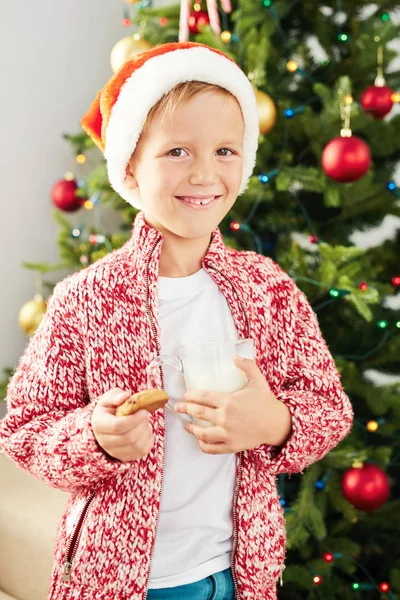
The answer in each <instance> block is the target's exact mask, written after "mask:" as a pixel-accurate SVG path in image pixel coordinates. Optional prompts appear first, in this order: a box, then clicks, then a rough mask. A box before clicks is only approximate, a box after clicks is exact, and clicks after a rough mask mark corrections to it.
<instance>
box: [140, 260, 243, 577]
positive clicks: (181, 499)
mask: <svg viewBox="0 0 400 600" xmlns="http://www.w3.org/2000/svg"><path fill="white" fill-rule="evenodd" d="M158 285H159V321H160V327H161V353H162V354H171V355H172V356H178V355H179V347H180V346H182V345H186V344H193V343H200V342H211V341H226V340H237V339H238V336H237V331H236V327H235V324H234V322H233V319H232V315H231V311H230V308H229V306H228V304H227V301H226V299H225V297H224V295H223V294H222V293H221V291H220V290H219V288H218V286H217V285H216V283H215V282H214V281H213V279H212V278H211V276H210V275H209V274H208V273H207V271H206V270H205V269H201V270H200V271H198V272H197V273H194V274H193V275H190V276H189V277H181V278H169V277H159V280H158ZM163 373H164V387H165V389H166V391H167V392H168V393H169V394H170V396H172V397H173V398H174V399H183V393H184V391H185V389H186V388H185V383H184V380H183V377H182V376H181V375H180V373H179V372H178V371H177V370H175V369H173V368H172V367H163ZM166 415H167V421H166V428H167V431H166V459H165V460H166V462H165V474H164V484H163V491H162V496H161V514H160V517H159V523H158V530H157V534H156V541H155V548H154V555H153V559H152V565H151V574H150V584H149V587H150V588H158V589H159V588H163V587H166V588H167V587H175V586H180V585H185V584H188V583H193V582H195V581H199V580H200V579H203V578H204V577H208V576H209V575H211V574H212V573H217V572H219V571H223V570H224V569H227V568H228V567H230V565H231V556H232V535H233V524H232V505H233V495H234V487H235V474H236V454H235V453H229V454H220V455H216V454H204V452H202V451H201V450H200V448H199V447H198V445H197V442H196V438H195V437H194V436H193V434H190V433H188V432H186V431H185V430H184V429H183V427H184V424H183V422H182V420H181V419H180V418H179V417H178V416H176V415H175V414H173V413H172V412H171V411H170V410H169V409H167V410H166Z"/></svg>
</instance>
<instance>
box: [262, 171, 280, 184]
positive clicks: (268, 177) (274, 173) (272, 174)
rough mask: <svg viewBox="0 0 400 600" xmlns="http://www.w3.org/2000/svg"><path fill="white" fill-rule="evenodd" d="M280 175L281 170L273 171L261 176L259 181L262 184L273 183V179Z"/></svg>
mask: <svg viewBox="0 0 400 600" xmlns="http://www.w3.org/2000/svg"><path fill="white" fill-rule="evenodd" d="M278 173H279V169H273V170H272V171H268V173H264V174H262V175H259V176H258V179H259V181H261V183H268V182H269V181H271V179H273V178H274V177H276V176H277V175H278Z"/></svg>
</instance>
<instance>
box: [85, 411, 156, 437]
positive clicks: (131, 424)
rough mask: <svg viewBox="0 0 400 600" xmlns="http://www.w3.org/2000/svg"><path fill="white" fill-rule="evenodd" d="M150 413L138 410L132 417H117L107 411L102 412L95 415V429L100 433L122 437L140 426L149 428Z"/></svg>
mask: <svg viewBox="0 0 400 600" xmlns="http://www.w3.org/2000/svg"><path fill="white" fill-rule="evenodd" d="M149 417H150V413H148V412H147V410H144V409H142V410H138V412H137V413H135V414H133V415H127V416H124V417H117V416H116V415H115V414H114V413H110V412H108V411H107V409H105V410H104V412H102V411H100V412H99V414H98V415H97V420H96V429H97V430H98V431H99V432H100V433H106V434H110V435H123V434H125V433H127V432H129V431H132V430H136V429H137V428H138V427H139V426H140V425H142V424H144V425H145V426H146V427H150V424H149Z"/></svg>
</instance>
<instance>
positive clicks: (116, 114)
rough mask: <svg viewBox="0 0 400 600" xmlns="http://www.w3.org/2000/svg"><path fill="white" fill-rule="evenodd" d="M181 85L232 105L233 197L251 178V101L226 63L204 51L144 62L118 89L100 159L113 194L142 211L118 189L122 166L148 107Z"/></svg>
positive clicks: (254, 128)
mask: <svg viewBox="0 0 400 600" xmlns="http://www.w3.org/2000/svg"><path fill="white" fill-rule="evenodd" d="M184 81H203V82H206V83H212V84H215V85H219V86H221V87H223V88H225V89H227V90H228V91H229V92H231V94H233V95H234V96H235V97H236V99H237V100H238V102H239V104H240V106H241V109H242V113H243V118H244V139H243V175H242V182H241V186H240V190H239V194H242V193H243V192H244V190H245V189H246V187H247V184H248V181H249V179H250V176H251V174H252V172H253V169H254V165H255V161H256V153H257V146H258V136H259V121H258V112H257V101H256V97H255V94H254V91H253V88H252V85H251V83H250V81H249V80H248V78H247V77H246V75H245V73H244V72H243V71H242V70H241V69H240V68H239V67H238V66H237V65H236V64H235V63H234V62H232V61H231V60H230V59H228V58H226V57H224V56H222V55H220V54H217V53H216V52H213V51H212V50H208V49H207V48H190V49H178V50H173V51H170V52H166V53H165V54H161V55H159V56H154V57H152V58H150V59H148V60H147V61H146V62H145V63H144V64H143V65H142V66H141V67H140V68H138V69H137V70H136V71H134V72H133V73H132V75H131V76H130V77H129V78H128V79H127V80H126V82H125V83H124V84H123V85H122V87H121V91H120V93H119V96H118V98H117V100H116V102H115V104H114V106H113V108H112V110H111V114H110V119H109V122H108V125H107V129H106V144H105V149H104V156H105V158H106V161H107V169H108V177H109V180H110V183H111V185H112V187H113V188H114V190H115V191H116V192H117V193H118V194H119V195H120V196H121V197H122V198H124V200H126V201H127V202H129V204H131V205H132V206H133V207H135V208H137V209H139V210H142V209H143V203H142V200H141V198H140V194H139V191H138V190H137V189H135V190H131V189H129V188H128V187H127V186H126V185H125V184H124V179H125V174H126V165H127V164H128V161H129V159H130V157H131V156H132V153H133V151H134V149H135V148H136V144H137V142H138V140H139V136H140V134H141V132H142V130H143V127H144V124H145V122H146V118H147V115H148V113H149V111H150V109H151V107H152V106H154V104H156V102H157V101H158V100H159V99H160V98H161V97H162V96H163V95H164V94H166V93H168V92H169V91H170V90H172V89H173V88H174V87H175V86H176V85H178V84H179V83H182V82H184Z"/></svg>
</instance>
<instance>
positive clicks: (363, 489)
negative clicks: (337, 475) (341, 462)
mask: <svg viewBox="0 0 400 600" xmlns="http://www.w3.org/2000/svg"><path fill="white" fill-rule="evenodd" d="M342 492H343V495H344V497H345V498H346V499H347V500H348V501H349V502H350V503H351V504H352V505H353V506H354V507H355V508H358V509H359V510H363V511H365V512H372V511H374V510H377V509H378V508H380V507H381V506H383V505H384V504H385V502H386V501H387V500H388V498H389V495H390V486H389V479H388V477H387V475H386V473H385V472H384V471H382V469H380V468H379V467H378V466H376V465H373V464H372V463H365V464H363V466H362V467H361V468H355V467H353V468H351V469H348V470H347V471H346V473H345V474H344V477H343V480H342Z"/></svg>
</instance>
